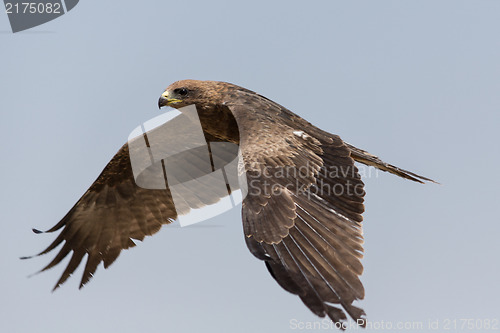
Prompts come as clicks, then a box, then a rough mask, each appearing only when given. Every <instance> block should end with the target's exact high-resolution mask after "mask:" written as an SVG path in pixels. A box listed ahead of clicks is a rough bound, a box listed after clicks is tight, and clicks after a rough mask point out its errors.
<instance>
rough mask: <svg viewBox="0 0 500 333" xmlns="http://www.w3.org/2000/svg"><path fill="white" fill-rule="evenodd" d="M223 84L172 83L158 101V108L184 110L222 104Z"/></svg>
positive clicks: (200, 82)
mask: <svg viewBox="0 0 500 333" xmlns="http://www.w3.org/2000/svg"><path fill="white" fill-rule="evenodd" d="M222 84H223V82H216V81H198V80H182V81H177V82H174V83H172V84H171V85H169V86H168V87H167V89H165V91H164V92H163V94H161V96H160V99H159V100H158V107H159V108H162V107H164V106H170V107H173V108H176V109H178V108H182V107H184V106H188V105H192V104H195V105H196V106H202V105H203V106H210V105H216V104H219V103H221V101H220V94H218V92H219V91H220V89H221V88H222Z"/></svg>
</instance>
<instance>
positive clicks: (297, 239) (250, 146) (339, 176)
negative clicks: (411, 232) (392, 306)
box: [226, 91, 365, 322]
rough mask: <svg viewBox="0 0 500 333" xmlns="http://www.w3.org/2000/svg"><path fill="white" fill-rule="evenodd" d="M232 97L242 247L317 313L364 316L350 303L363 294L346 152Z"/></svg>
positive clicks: (354, 192) (331, 139) (257, 103)
mask: <svg viewBox="0 0 500 333" xmlns="http://www.w3.org/2000/svg"><path fill="white" fill-rule="evenodd" d="M231 100H232V101H234V102H232V103H229V102H228V103H226V105H227V107H229V109H230V110H231V111H232V112H233V115H234V116H235V118H236V120H237V122H238V127H239V132H240V149H241V154H242V158H243V163H244V168H245V172H246V176H247V183H248V193H247V195H246V197H245V199H244V201H243V207H242V215H243V226H244V232H245V236H246V243H247V246H248V248H249V249H250V251H251V252H252V253H253V254H254V255H255V256H256V257H257V258H259V259H261V260H264V261H265V263H266V266H267V268H268V269H269V271H270V273H271V274H272V276H273V277H274V278H275V279H276V281H277V282H278V283H279V284H280V285H281V286H282V287H283V288H284V289H285V290H287V291H289V292H291V293H294V294H296V295H298V296H299V297H300V298H301V299H302V301H303V302H304V303H305V304H306V306H308V307H309V309H310V310H311V311H312V312H314V313H315V314H316V315H318V316H320V317H324V316H325V315H328V316H329V317H330V318H331V319H332V320H333V321H334V322H342V321H344V320H346V315H345V313H344V311H343V310H342V308H343V309H344V310H345V311H346V312H347V313H348V314H349V315H350V316H351V317H352V318H353V319H355V320H359V319H363V316H364V312H363V310H361V309H359V308H357V307H355V306H353V305H352V303H353V302H354V301H355V300H358V299H363V297H364V289H363V285H362V284H361V282H360V280H359V275H360V274H361V273H362V271H363V267H362V265H361V262H360V258H361V257H362V252H363V248H362V243H363V237H362V229H361V221H362V216H361V214H362V213H363V211H364V206H363V196H364V194H365V192H364V190H363V183H362V181H361V179H360V175H359V173H358V170H357V168H356V167H355V166H354V161H353V159H352V158H351V156H350V152H349V149H348V148H347V147H346V146H345V144H344V143H343V141H342V140H341V139H340V138H339V137H338V136H335V135H331V134H327V133H326V134H325V132H320V131H318V132H314V127H313V126H312V125H310V124H309V123H306V122H305V121H304V120H302V119H301V118H298V117H297V116H295V115H294V114H293V113H291V112H290V111H288V110H286V109H284V108H283V107H281V106H279V105H277V104H276V103H274V102H272V101H270V100H268V99H265V98H263V97H262V96H258V95H255V94H252V93H248V92H246V91H240V92H237V93H233V95H232V96H231ZM335 304H338V305H340V306H341V307H338V306H335Z"/></svg>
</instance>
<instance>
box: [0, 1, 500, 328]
mask: <svg viewBox="0 0 500 333" xmlns="http://www.w3.org/2000/svg"><path fill="white" fill-rule="evenodd" d="M499 13H500V2H498V1H486V0H481V1H457V0H454V1H451V0H450V1H422V0H420V1H385V0H381V1H310V2H303V1H300V2H299V1H280V2H270V1H248V2H245V3H238V4H237V3H236V2H235V1H191V2H179V1H176V2H174V1H148V2H137V1H124V0H121V1H117V0H116V1H100V2H97V1H81V2H80V3H79V4H78V5H77V6H76V7H75V8H74V9H73V10H72V11H71V12H69V13H68V14H66V15H64V16H62V17H60V18H58V19H56V20H54V21H52V22H49V23H47V24H45V25H42V26H39V27H37V28H34V29H32V30H29V31H26V32H24V33H18V34H15V35H14V34H12V33H11V32H10V27H9V23H8V19H7V15H6V14H5V13H0V31H1V33H0V40H1V42H0V45H1V48H2V52H1V53H0V60H1V64H2V73H1V77H2V79H1V80H0V110H1V121H0V137H1V142H2V145H0V153H1V155H0V156H2V163H0V175H1V177H2V178H1V179H2V190H1V191H0V202H1V205H2V209H1V210H0V221H2V222H1V223H2V229H3V230H2V232H1V233H0V253H2V254H1V255H0V260H1V261H0V265H1V267H2V274H0V294H1V298H0V331H2V332H33V331H36V332H51V333H55V332H72V333H77V332H122V333H128V332H139V331H143V332H201V331H204V332H261V331H263V332H289V331H297V330H298V329H293V328H294V327H293V323H299V322H300V323H305V322H319V318H316V317H315V316H314V315H313V314H312V313H311V312H310V311H309V310H308V309H307V308H306V307H305V306H304V305H303V304H302V302H301V301H300V300H299V299H298V298H297V297H296V296H293V295H291V294H288V293H287V292H285V291H284V290H282V289H281V288H280V287H279V286H278V285H277V283H276V282H275V281H274V280H273V279H272V277H271V276H270V275H269V273H268V272H267V270H266V268H265V266H264V264H263V263H262V262H260V261H259V260H257V259H255V258H254V257H253V256H252V255H251V254H250V253H249V252H248V250H247V249H246V246H245V243H244V239H243V233H242V227H241V217H240V209H239V208H237V209H233V210H231V211H229V212H226V213H224V214H223V215H221V216H218V217H216V218H214V219H212V220H210V221H208V222H205V223H203V226H205V227H196V228H195V227H191V228H189V227H188V228H179V227H169V226H166V227H163V229H162V230H161V232H160V233H159V234H157V235H155V236H154V237H150V238H147V239H146V240H145V241H144V242H143V243H141V244H140V245H139V246H137V247H136V248H134V249H132V250H129V251H126V252H123V253H122V254H121V256H120V258H119V259H118V260H117V262H116V263H114V264H113V266H111V267H110V268H109V269H107V270H104V269H102V267H100V268H99V269H98V271H97V274H96V276H95V278H94V279H93V281H92V282H91V283H90V284H88V285H87V286H86V287H85V288H84V289H83V290H80V291H79V290H78V288H77V286H78V282H79V277H80V275H81V269H79V270H78V271H77V272H76V275H77V276H75V277H74V278H72V279H70V280H69V281H68V283H67V284H66V285H64V286H63V287H62V288H61V289H60V290H58V291H57V292H55V293H51V292H50V291H51V289H52V287H53V285H54V284H55V282H56V281H57V279H58V277H59V275H60V274H61V272H62V270H63V268H62V266H59V267H56V268H54V269H52V270H51V271H49V272H45V273H43V274H39V275H37V276H34V277H32V278H29V279H28V278H27V276H28V275H30V274H31V273H33V272H36V271H37V270H38V269H40V268H42V267H43V266H44V265H45V264H47V263H48V261H49V260H50V259H51V258H52V254H51V255H49V256H45V257H41V258H36V259H32V260H29V261H21V260H19V259H18V257H20V256H24V255H31V254H34V253H37V252H39V251H40V250H42V249H43V248H45V247H46V246H47V245H48V244H49V243H50V242H51V241H52V240H53V238H54V237H55V235H35V234H33V233H32V232H31V231H30V229H31V228H32V227H36V228H40V229H47V228H49V227H51V226H53V225H54V224H55V223H56V222H58V221H59V219H60V218H62V217H63V216H64V214H65V213H66V212H67V211H68V210H69V209H70V208H71V207H72V205H73V204H74V203H75V202H76V201H77V200H78V198H79V197H80V196H81V195H82V194H83V193H84V192H85V191H86V189H87V188H88V187H89V186H90V184H91V183H92V182H93V181H94V179H95V178H96V177H97V176H98V175H99V173H100V172H101V170H102V168H103V167H104V166H105V164H106V163H107V162H108V161H109V159H110V158H111V157H112V156H113V154H114V153H115V152H116V151H117V149H118V148H119V147H120V146H121V145H122V144H123V143H124V142H125V141H126V140H127V137H128V135H129V134H130V132H131V131H132V130H133V129H134V128H136V127H137V126H138V125H140V124H141V123H143V122H144V121H147V120H148V119H151V118H153V117H155V116H157V115H158V114H159V111H158V110H157V100H158V97H159V95H160V94H161V93H162V91H163V89H164V88H165V87H166V86H168V85H169V84H170V83H171V82H173V81H176V80H179V79H185V78H193V79H204V80H205V79H210V80H222V81H229V82H232V83H235V84H239V85H242V86H244V87H246V88H249V89H252V90H256V91H258V92H259V93H261V94H263V95H265V96H267V97H269V98H271V99H273V100H275V101H276V102H278V103H280V104H282V105H284V106H286V107H288V108H290V109H291V110H292V111H294V112H296V113H298V114H299V115H301V116H303V117H304V118H306V119H307V120H309V121H311V122H312V123H314V124H316V125H319V126H320V127H321V128H322V129H324V130H327V131H329V132H332V133H335V134H338V135H340V136H341V137H342V138H343V139H344V140H346V141H348V142H350V143H352V144H354V145H357V146H359V147H360V148H363V149H366V150H368V151H369V152H371V153H374V154H377V155H379V156H381V157H382V158H383V159H385V160H386V161H388V162H390V163H393V164H396V165H398V166H401V167H403V168H407V169H410V170H412V171H415V172H417V173H420V174H422V175H424V176H427V177H431V178H434V179H436V180H438V181H439V182H441V183H442V184H443V185H433V184H429V185H419V184H415V183H411V182H409V181H405V180H402V179H399V178H396V177H394V176H391V175H387V174H385V173H380V174H378V176H372V177H369V178H366V179H365V183H366V190H367V193H368V194H367V196H366V213H365V214H364V217H365V222H364V223H365V224H364V231H365V238H366V242H365V252H366V255H365V258H364V259H363V264H364V266H365V272H364V274H363V276H362V281H363V283H364V285H365V288H366V299H365V300H364V301H362V302H360V303H359V305H360V306H361V307H363V308H364V309H365V311H366V313H367V316H368V319H369V320H372V321H374V322H379V323H380V322H382V321H384V322H385V323H387V322H390V323H392V324H393V325H397V323H401V322H402V323H406V322H422V323H423V329H415V330H413V331H414V332H426V331H431V330H430V329H429V328H428V323H429V321H431V322H434V321H436V320H438V321H439V325H440V328H441V329H444V325H445V324H446V321H447V320H455V319H456V320H457V321H458V323H459V324H460V320H461V319H474V320H476V319H477V320H479V321H481V322H483V323H484V321H485V320H486V319H490V320H493V319H495V318H496V319H497V320H498V318H499V317H500V315H499V314H500V305H499V303H498V299H499V297H500V287H499V286H498V281H500V264H499V261H498V255H499V254H500V243H499V241H498V239H499V236H500V223H499V218H498V216H497V214H496V210H497V207H498V204H499V199H500V198H499V197H500V195H499V192H498V188H499V185H500V181H499V176H498V171H497V169H498V165H499V163H500V157H499V154H498V153H499V149H498V143H499V142H500V135H499V133H498V132H499V131H498V129H499V127H500V94H499V91H500V61H499V59H500V39H499V38H498V32H499V31H500V20H499V19H498V17H499ZM200 226H201V225H200ZM320 331H321V330H320ZM393 331H394V332H397V331H398V330H397V329H394V330H393ZM399 331H404V330H399ZM466 331H467V330H466Z"/></svg>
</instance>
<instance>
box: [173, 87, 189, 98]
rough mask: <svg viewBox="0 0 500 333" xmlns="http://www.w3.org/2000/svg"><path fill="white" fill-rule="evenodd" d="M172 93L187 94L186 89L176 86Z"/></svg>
mask: <svg viewBox="0 0 500 333" xmlns="http://www.w3.org/2000/svg"><path fill="white" fill-rule="evenodd" d="M174 93H176V94H177V95H181V96H185V95H187V93H188V90H187V89H186V88H177V89H174Z"/></svg>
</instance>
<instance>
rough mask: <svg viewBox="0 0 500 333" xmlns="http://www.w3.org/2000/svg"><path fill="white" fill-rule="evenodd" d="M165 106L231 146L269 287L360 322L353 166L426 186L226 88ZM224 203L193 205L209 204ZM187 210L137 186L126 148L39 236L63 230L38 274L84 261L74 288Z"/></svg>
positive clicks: (185, 85) (249, 236)
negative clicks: (188, 114)
mask: <svg viewBox="0 0 500 333" xmlns="http://www.w3.org/2000/svg"><path fill="white" fill-rule="evenodd" d="M166 105H168V106H172V107H174V108H179V109H180V110H181V112H182V108H183V107H185V106H188V105H195V106H196V109H197V115H198V117H199V120H200V122H201V127H202V130H203V133H204V135H205V139H206V141H207V142H214V141H219V142H229V143H232V144H236V145H238V146H239V150H240V156H241V160H240V168H239V171H240V174H243V176H244V177H245V178H246V181H247V184H249V185H248V189H247V192H248V193H247V195H246V197H245V198H244V200H243V203H242V218H243V227H244V233H245V240H246V243H247V246H248V248H249V250H250V251H251V252H252V254H254V255H255V256H256V257H257V258H259V259H261V260H264V261H265V263H266V266H267V268H268V269H269V271H270V273H271V274H272V276H273V277H274V278H275V279H276V281H277V282H278V283H279V284H280V285H281V286H282V287H283V288H284V289H285V290H287V291H289V292H291V293H294V294H296V295H298V296H299V297H300V298H301V299H302V301H303V302H304V304H305V305H306V306H307V307H308V308H309V309H310V310H311V311H312V312H314V313H315V314H317V315H318V316H321V317H324V316H325V315H327V316H329V317H330V318H331V319H332V320H333V321H334V322H336V323H340V322H342V321H344V320H345V319H346V315H345V313H344V311H343V310H345V311H346V312H347V313H348V314H349V315H350V316H351V317H352V318H353V319H355V320H362V319H363V316H364V312H363V310H361V309H359V308H357V307H355V306H353V305H352V303H353V302H354V301H355V300H359V299H363V297H364V289H363V285H362V284H361V282H360V280H359V275H360V274H361V273H362V270H363V267H362V265H361V262H360V258H361V257H362V252H363V248H362V243H363V237H362V228H361V221H362V216H361V214H362V213H363V211H364V205H363V196H364V194H365V192H364V190H363V182H362V181H361V177H360V175H359V173H358V170H357V168H356V166H355V165H354V161H358V162H361V163H364V164H368V165H372V166H375V167H377V168H379V169H381V170H384V171H388V172H391V173H393V174H396V175H398V176H400V177H403V178H407V179H410V180H413V181H417V182H422V181H431V180H430V179H428V178H425V177H422V176H418V175H416V174H414V173H412V172H409V171H406V170H402V169H399V168H397V167H395V166H393V165H390V164H387V163H384V162H382V161H381V160H380V159H379V158H378V157H376V156H374V155H371V154H369V153H367V152H365V151H363V150H361V149H358V148H356V147H353V146H351V145H349V144H346V143H344V142H343V141H342V140H341V139H340V137H338V136H337V135H334V134H330V133H328V132H325V131H323V130H321V129H319V128H318V127H316V126H314V125H312V124H310V123H309V122H307V121H306V120H304V119H302V118H301V117H299V116H297V115H296V114H294V113H293V112H291V111H289V110H288V109H286V108H285V107H283V106H281V105H279V104H277V103H275V102H273V101H271V100H269V99H267V98H265V97H263V96H261V95H259V94H257V93H255V92H253V91H250V90H248V89H245V88H242V87H239V86H236V85H232V84H229V83H224V82H215V81H195V80H184V81H178V82H175V83H173V84H172V85H171V86H169V87H168V88H167V89H166V91H165V93H164V94H163V95H162V97H161V98H160V100H159V106H166ZM130 149H132V148H130ZM190 166H192V163H191V164H190ZM169 183H170V180H169ZM224 195H227V193H216V194H211V195H207V198H199V200H198V201H200V202H201V204H203V205H204V204H211V203H213V202H215V201H216V200H218V198H219V197H221V196H224ZM186 202H188V200H186ZM192 208H195V207H191V206H190V205H189V204H187V206H186V207H184V208H181V207H179V206H176V205H174V203H173V200H172V193H171V191H170V190H169V188H168V185H167V188H166V189H145V188H141V187H140V186H138V185H137V184H136V182H135V179H134V175H133V170H132V167H131V162H130V152H129V145H127V144H126V145H124V146H123V147H122V148H121V149H120V151H119V152H118V153H117V154H116V155H115V157H113V159H112V160H111V161H110V162H109V164H108V165H107V166H106V167H105V169H104V170H103V172H102V173H101V175H100V176H99V177H98V179H97V180H96V181H95V182H94V184H93V185H92V186H91V187H90V188H89V190H88V191H87V192H86V193H85V194H84V195H83V196H82V198H81V199H80V200H79V201H78V202H77V204H76V205H75V206H74V207H73V208H72V209H71V210H70V212H69V213H68V214H67V215H66V216H65V217H64V218H63V219H62V220H61V221H60V222H59V223H58V224H57V225H56V226H54V227H53V228H52V229H50V230H48V232H53V231H56V230H58V229H60V228H63V230H62V231H61V233H60V234H59V236H58V237H57V238H56V240H55V241H54V242H53V243H52V244H51V245H50V246H49V247H48V248H47V249H46V250H45V251H43V252H42V254H43V253H47V252H49V251H51V250H53V249H54V248H55V247H56V246H57V245H59V244H61V243H63V247H62V248H61V250H60V252H59V253H58V255H57V256H56V257H55V258H54V260H53V261H52V262H51V263H50V264H49V265H48V266H47V267H45V268H44V270H45V269H48V268H50V267H53V266H55V265H56V264H58V263H59V262H60V261H61V260H62V259H63V258H64V257H65V256H66V255H68V254H69V253H70V252H73V255H72V258H71V260H70V262H69V264H68V266H67V268H66V270H65V271H64V273H63V275H62V277H61V279H60V280H59V281H58V283H57V285H56V287H57V286H59V285H60V284H62V283H64V282H65V280H66V279H67V278H68V277H69V276H70V274H71V273H72V272H73V271H74V270H75V269H76V268H77V266H78V264H80V262H81V261H82V259H83V257H84V256H85V255H88V259H87V264H86V267H85V271H84V275H83V278H82V282H81V286H83V285H84V284H85V283H87V282H88V281H89V279H90V278H91V277H92V276H93V274H94V272H95V270H96V268H97V266H98V264H99V263H100V262H104V266H105V267H108V266H109V265H110V264H111V263H112V262H113V261H114V260H115V259H116V258H117V257H118V255H119V253H120V251H121V250H122V249H127V248H129V247H132V246H134V245H135V243H134V242H133V241H132V239H138V240H142V239H143V238H144V236H146V235H151V234H153V233H155V232H156V231H158V230H159V229H160V227H161V225H162V224H165V223H169V222H171V221H172V220H174V219H176V218H177V217H178V215H180V214H184V213H186V212H188V211H189V210H190V209H192ZM336 305H340V307H338V306H336ZM342 308H343V310H342ZM359 323H360V324H361V325H363V322H362V321H361V322H359Z"/></svg>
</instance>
